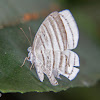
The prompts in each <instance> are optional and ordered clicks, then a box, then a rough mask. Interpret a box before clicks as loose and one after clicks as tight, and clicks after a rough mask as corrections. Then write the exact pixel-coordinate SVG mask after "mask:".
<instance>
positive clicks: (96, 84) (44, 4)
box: [0, 0, 100, 100]
mask: <svg viewBox="0 0 100 100" xmlns="http://www.w3.org/2000/svg"><path fill="white" fill-rule="evenodd" d="M63 9H69V10H70V11H71V13H72V14H73V16H74V18H75V20H76V22H77V25H78V28H79V33H80V39H79V45H78V47H77V48H76V49H75V50H74V51H75V52H76V53H77V54H78V55H79V57H80V73H79V75H78V76H77V77H78V78H77V77H76V78H77V80H78V79H79V80H78V82H77V80H76V82H75V83H72V85H68V86H69V89H67V90H65V91H63V89H58V90H62V91H60V92H58V93H54V92H44V93H42V92H41V93H37V92H29V90H28V92H29V93H24V94H21V93H5V94H4V93H1V97H0V100H7V99H10V100H12V99H15V100H22V99H25V100H33V99H34V100H40V99H42V100H60V99H65V100H67V99H70V100H72V99H77V100H80V99H81V100H84V99H85V100H99V99H100V81H99V80H100V64H99V62H100V0H1V1H0V33H3V32H4V33H5V32H6V31H8V33H9V34H10V33H13V32H14V31H16V32H17V30H16V29H15V26H17V28H20V27H22V28H23V29H24V31H25V32H28V27H29V26H33V27H31V28H32V32H33V33H34V34H35V33H36V31H37V29H38V27H39V26H40V23H42V21H43V19H45V17H46V16H47V15H48V14H49V13H51V12H53V11H61V10H63ZM30 16H31V17H30ZM32 22H33V23H32ZM13 29H14V30H13ZM17 35H19V34H17ZM0 36H5V34H3V35H0ZM8 36H9V35H8ZM8 36H7V37H6V38H9V39H12V37H13V35H12V36H9V37H8ZM33 37H34V36H33ZM6 38H5V39H6ZM21 38H24V36H23V34H22V33H21V32H20V37H18V39H19V40H20V39H21ZM0 39H1V38H0ZM13 40H14V39H13ZM0 41H3V39H1V40H0ZM10 42H12V41H10ZM26 42H27V40H26V39H25V38H24V41H23V42H22V44H23V45H24V44H26V46H25V48H26V50H27V47H28V46H29V45H28V43H26ZM1 43H2V42H1ZM1 43H0V45H3V44H1ZM15 43H16V44H19V49H20V50H23V49H24V47H21V45H20V43H17V42H15ZM12 45H15V44H13V43H12ZM2 47H3V46H2ZM2 47H0V50H1V51H2ZM13 47H15V46H13ZM15 48H16V47H15ZM8 49H9V48H8ZM4 50H5V49H4ZM24 53H26V54H24ZM24 53H23V55H22V53H21V56H22V57H23V58H24V57H25V55H26V56H27V51H25V52H24ZM18 54H20V52H18ZM1 56H2V55H1ZM1 56H0V57H1ZM1 58H2V57H1ZM1 58H0V59H1ZM19 58H20V56H19ZM19 58H16V59H19ZM23 58H21V62H22V61H23ZM2 61H3V60H2ZM9 62H11V61H9ZM1 64H3V63H1V62H0V65H1ZM7 64H9V63H7ZM16 64H19V63H18V62H16ZM13 65H14V64H13ZM8 69H10V67H8ZM1 70H3V69H2V68H1V69H0V71H1ZM17 70H19V69H17ZM23 70H24V68H23ZM0 75H1V76H2V73H0ZM20 75H21V74H20ZM20 75H19V76H20ZM23 76H24V75H23ZM12 77H13V75H12ZM0 79H1V77H0ZM12 79H13V78H12ZM27 81H28V80H27ZM3 82H6V81H3ZM12 82H13V81H12ZM0 83H1V84H3V83H2V82H0ZM44 83H46V82H44ZM82 83H83V84H82ZM1 84H0V90H3V89H2V85H1ZM12 84H13V83H12ZM23 84H24V82H23ZM23 84H22V85H23ZM40 84H41V83H40ZM4 86H5V87H6V85H4ZM80 86H81V87H80ZM3 88H4V87H3ZM53 89H55V88H53ZM5 90H6V89H5ZM12 90H13V88H12ZM19 90H20V89H19ZM45 90H46V89H45ZM47 90H48V89H47ZM7 91H8V90H7ZM26 91H27V90H26ZM31 91H32V90H31ZM5 92H6V91H5ZM10 92H11V91H10ZM19 92H20V91H19Z"/></svg>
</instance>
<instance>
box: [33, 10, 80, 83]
mask: <svg viewBox="0 0 100 100" xmlns="http://www.w3.org/2000/svg"><path fill="white" fill-rule="evenodd" d="M78 35H79V33H78V28H77V25H76V22H75V20H74V18H73V17H72V15H71V13H70V11H69V10H63V11H61V12H53V13H51V14H50V15H49V16H47V18H46V19H45V20H44V22H43V23H42V24H41V26H40V28H39V30H38V31H37V34H36V36H35V39H34V42H33V47H32V49H33V55H34V59H35V60H34V63H35V67H36V70H37V74H38V77H39V79H40V81H43V80H44V74H46V75H47V77H48V79H49V81H50V83H51V84H52V85H58V82H57V80H56V79H55V77H57V78H60V76H59V75H63V76H65V77H67V78H68V79H69V80H73V79H74V78H75V77H76V75H77V73H78V72H79V69H78V68H76V67H74V66H79V57H78V55H77V54H76V53H74V52H73V51H71V49H74V48H75V47H76V46H77V43H78V38H79V36H78Z"/></svg>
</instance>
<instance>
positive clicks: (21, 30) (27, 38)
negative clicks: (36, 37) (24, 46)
mask: <svg viewBox="0 0 100 100" xmlns="http://www.w3.org/2000/svg"><path fill="white" fill-rule="evenodd" d="M20 29H21V31H22V32H23V33H24V35H25V37H26V38H27V40H28V42H29V44H30V45H31V42H30V40H29V38H28V37H27V35H26V33H25V32H24V30H23V29H22V28H20Z"/></svg>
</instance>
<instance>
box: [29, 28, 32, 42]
mask: <svg viewBox="0 0 100 100" xmlns="http://www.w3.org/2000/svg"><path fill="white" fill-rule="evenodd" d="M29 32H30V38H31V43H32V32H31V28H30V27H29Z"/></svg>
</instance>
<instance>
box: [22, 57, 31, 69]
mask: <svg viewBox="0 0 100 100" xmlns="http://www.w3.org/2000/svg"><path fill="white" fill-rule="evenodd" d="M26 60H29V57H26V58H25V59H24V62H23V64H22V65H21V66H20V67H23V66H24V64H25V62H26Z"/></svg>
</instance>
